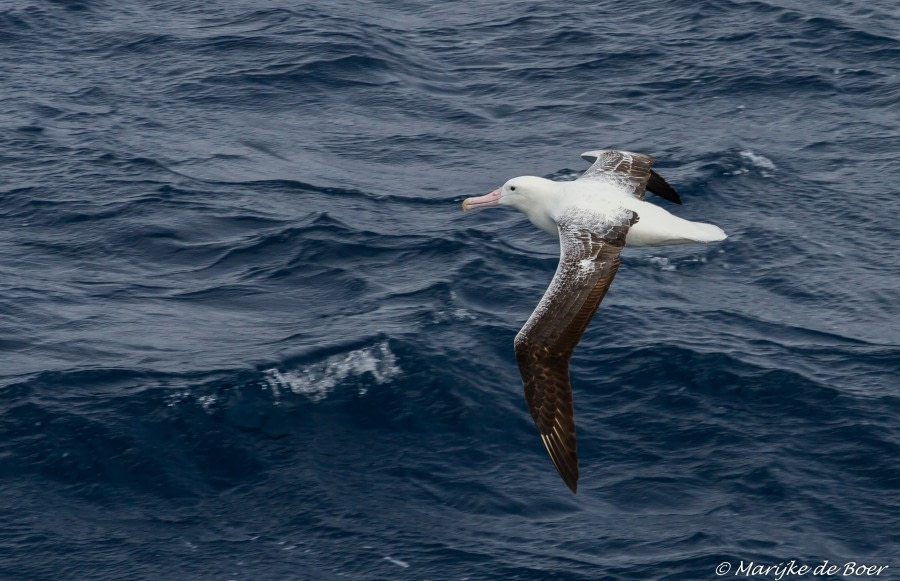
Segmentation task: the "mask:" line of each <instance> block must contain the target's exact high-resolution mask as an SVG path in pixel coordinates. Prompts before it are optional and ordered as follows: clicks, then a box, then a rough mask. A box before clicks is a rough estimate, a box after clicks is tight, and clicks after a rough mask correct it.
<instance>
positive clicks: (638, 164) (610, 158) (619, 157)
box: [578, 149, 681, 204]
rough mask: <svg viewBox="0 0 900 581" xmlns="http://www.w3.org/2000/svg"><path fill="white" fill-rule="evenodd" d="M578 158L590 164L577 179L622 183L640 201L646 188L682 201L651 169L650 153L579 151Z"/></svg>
mask: <svg viewBox="0 0 900 581" xmlns="http://www.w3.org/2000/svg"><path fill="white" fill-rule="evenodd" d="M581 157H582V159H585V160H586V161H589V162H591V163H592V164H593V165H591V167H589V168H588V169H587V171H585V172H584V173H583V174H582V175H581V177H579V178H578V179H580V180H602V181H606V182H609V183H613V184H617V185H621V186H623V187H624V188H625V189H627V190H629V191H631V192H632V193H633V194H634V196H635V197H636V198H638V199H641V200H643V199H644V195H645V192H646V190H648V189H649V190H650V191H651V192H653V193H654V194H656V195H657V196H659V197H661V198H665V199H666V200H669V201H670V202H675V203H676V204H680V203H681V197H680V196H679V195H678V192H676V191H675V189H674V188H673V187H672V186H670V185H669V184H668V183H667V182H666V180H664V179H663V178H662V176H660V175H659V174H658V173H656V172H655V171H653V170H652V169H650V166H652V165H653V161H654V160H653V157H651V156H649V155H644V154H641V153H631V152H630V151H616V150H611V149H604V150H598V151H588V152H585V153H582V154H581Z"/></svg>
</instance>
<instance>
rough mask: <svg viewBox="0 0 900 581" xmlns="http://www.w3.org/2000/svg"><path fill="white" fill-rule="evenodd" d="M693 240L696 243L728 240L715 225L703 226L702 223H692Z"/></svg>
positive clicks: (723, 232) (722, 231)
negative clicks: (693, 229)
mask: <svg viewBox="0 0 900 581" xmlns="http://www.w3.org/2000/svg"><path fill="white" fill-rule="evenodd" d="M693 225H694V228H695V232H696V234H695V238H694V240H696V241H697V242H718V241H719V240H725V239H726V238H728V234H725V231H724V230H722V229H721V228H719V227H718V226H716V225H715V224H704V223H703V222H694V223H693Z"/></svg>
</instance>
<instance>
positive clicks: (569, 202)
mask: <svg viewBox="0 0 900 581" xmlns="http://www.w3.org/2000/svg"><path fill="white" fill-rule="evenodd" d="M512 183H515V184H522V185H524V186H525V187H526V188H528V191H529V192H533V193H532V195H530V196H529V197H528V198H523V200H521V201H520V202H519V203H509V205H512V206H514V207H516V208H517V209H519V210H521V211H522V212H523V213H524V214H525V215H526V216H527V217H528V219H529V220H531V222H532V224H534V225H535V226H537V227H538V228H540V229H541V230H543V231H545V232H547V233H548V234H550V235H552V236H553V237H554V238H555V237H557V236H559V231H558V226H557V224H558V223H559V219H560V217H561V216H562V215H564V214H567V213H569V212H572V211H573V210H574V211H579V210H583V211H590V212H596V213H598V214H602V215H613V214H619V213H621V212H622V211H623V210H631V211H632V212H634V213H635V214H637V215H638V216H639V219H638V221H637V222H636V223H635V224H634V225H633V226H632V227H631V228H630V229H629V231H628V235H627V236H626V238H625V242H626V244H628V245H629V246H666V245H670V244H687V243H690V242H716V241H719V240H724V239H725V237H726V236H725V232H724V231H722V229H721V228H719V227H718V226H715V225H713V224H705V223H703V222H691V221H690V220H685V219H684V218H679V217H678V216H676V215H674V214H672V213H670V212H668V211H667V210H666V209H665V208H662V207H660V206H657V205H656V204H651V203H650V202H646V201H644V200H640V199H638V198H636V197H634V194H633V193H632V192H631V190H630V189H626V187H625V186H624V184H623V185H622V186H619V184H615V183H610V182H602V181H593V180H592V181H581V180H575V181H571V182H554V181H551V180H548V179H544V178H539V177H535V176H522V177H518V178H513V179H512V180H510V181H509V182H508V184H512ZM504 187H508V186H504ZM519 187H522V186H519ZM499 203H500V204H501V205H503V201H502V200H501V201H500V202H499Z"/></svg>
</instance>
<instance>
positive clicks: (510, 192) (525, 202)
mask: <svg viewBox="0 0 900 581" xmlns="http://www.w3.org/2000/svg"><path fill="white" fill-rule="evenodd" d="M552 183H553V182H551V181H550V180H546V179H544V178H539V177H534V176H521V177H517V178H513V179H511V180H509V181H508V182H506V183H505V184H503V185H502V186H501V187H499V188H497V189H496V190H494V191H493V192H491V193H489V194H485V195H484V196H477V197H474V198H466V199H465V200H463V203H462V207H463V210H474V209H475V208H486V207H488V206H512V207H513V208H515V209H517V210H520V211H522V212H525V213H526V214H527V213H529V210H531V209H532V208H535V207H537V206H538V205H540V203H541V202H542V200H544V199H545V198H546V197H547V196H548V195H549V194H550V192H551V188H550V186H549V185H548V184H552Z"/></svg>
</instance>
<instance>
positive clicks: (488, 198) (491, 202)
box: [462, 188, 503, 212]
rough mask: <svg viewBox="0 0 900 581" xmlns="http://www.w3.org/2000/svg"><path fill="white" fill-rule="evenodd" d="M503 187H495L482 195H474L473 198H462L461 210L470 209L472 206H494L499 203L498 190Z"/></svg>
mask: <svg viewBox="0 0 900 581" xmlns="http://www.w3.org/2000/svg"><path fill="white" fill-rule="evenodd" d="M502 189H503V188H497V189H496V190H494V191H493V192H491V193H490V194H485V195H483V196H476V197H474V198H466V199H465V200H463V204H462V206H463V211H464V212H465V211H466V210H471V209H472V208H486V207H488V206H496V205H497V204H499V203H500V192H501V190H502Z"/></svg>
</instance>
